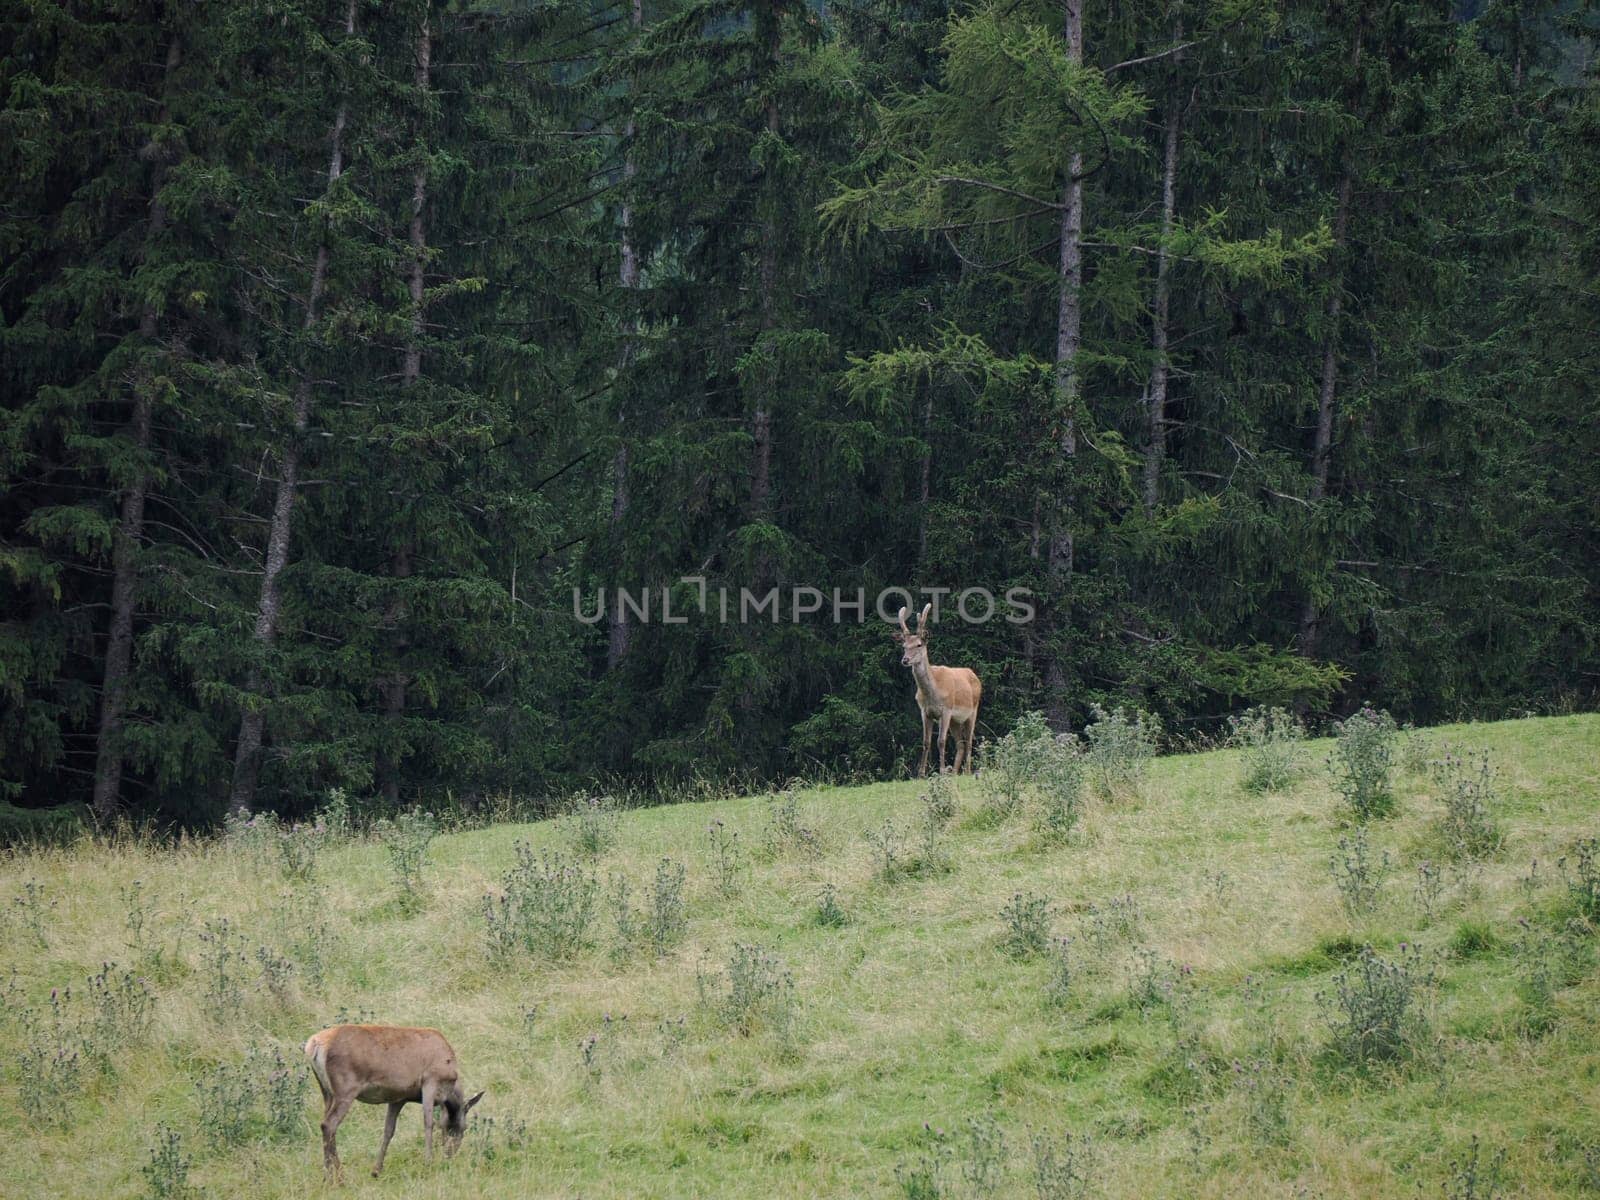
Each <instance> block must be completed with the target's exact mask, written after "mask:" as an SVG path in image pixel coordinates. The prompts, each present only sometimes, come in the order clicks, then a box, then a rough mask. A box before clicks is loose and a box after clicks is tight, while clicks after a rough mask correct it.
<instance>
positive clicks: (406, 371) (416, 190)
mask: <svg viewBox="0 0 1600 1200" xmlns="http://www.w3.org/2000/svg"><path fill="white" fill-rule="evenodd" d="M432 62H433V37H432V34H431V32H430V31H429V28H428V18H427V17H426V16H424V17H423V18H422V28H421V30H419V31H418V33H417V61H416V75H415V82H416V85H417V91H418V92H419V93H420V95H421V97H422V98H423V99H424V100H426V98H427V94H428V85H429V82H430V71H431V67H432ZM419 140H420V131H419ZM427 203H428V162H427V158H426V157H425V156H424V158H423V159H422V161H420V162H419V163H417V166H416V169H415V170H414V171H413V172H412V173H411V232H410V243H411V271H410V276H409V278H408V279H407V285H408V289H409V291H410V293H411V336H410V338H409V339H408V340H407V342H406V353H405V361H404V363H403V364H402V366H401V368H400V386H401V388H402V389H407V388H411V387H414V386H415V385H416V382H417V380H418V379H419V378H420V377H421V375H422V315H423V306H422V295H423V284H424V282H425V279H424V266H425V263H426V260H427V257H428V230H427V225H426V224H425V219H424V216H423V209H424V208H425V207H426V205H427ZM389 574H390V576H391V578H393V579H395V580H396V581H397V582H398V581H400V580H404V579H409V578H410V577H411V540H410V538H409V537H407V536H405V535H404V534H402V536H401V541H400V545H399V546H398V547H397V548H396V550H395V552H394V554H393V556H392V557H391V559H390V563H389ZM405 619H406V606H405V602H404V601H403V600H401V599H400V598H399V596H398V595H396V596H395V597H394V598H393V600H392V601H391V602H390V605H389V612H388V616H387V620H388V625H389V627H390V629H391V630H393V637H392V640H391V643H390V649H391V653H392V654H393V657H394V667H393V670H392V671H391V672H390V674H389V678H388V680H387V681H386V682H385V684H384V688H383V716H384V723H385V724H386V725H387V726H388V728H387V730H386V731H385V732H386V734H387V737H386V738H385V742H386V744H387V746H389V747H396V746H399V745H400V744H401V737H400V724H401V721H402V719H403V718H404V717H405V712H406V685H407V682H408V679H407V676H406V672H405V664H404V662H403V659H404V657H405V652H406V650H407V649H408V648H409V646H410V642H409V640H408V639H407V637H406V632H405V628H404V626H405ZM400 759H401V752H400V751H399V750H396V749H392V748H390V749H385V750H384V751H382V752H381V753H380V754H379V757H378V762H377V764H376V765H377V768H378V778H379V781H380V784H381V787H382V791H383V798H384V802H385V803H386V804H387V805H388V807H389V809H390V811H393V810H394V809H397V808H399V807H400Z"/></svg>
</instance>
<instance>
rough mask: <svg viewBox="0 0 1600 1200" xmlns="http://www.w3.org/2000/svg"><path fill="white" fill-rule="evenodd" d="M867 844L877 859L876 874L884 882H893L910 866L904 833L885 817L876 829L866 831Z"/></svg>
mask: <svg viewBox="0 0 1600 1200" xmlns="http://www.w3.org/2000/svg"><path fill="white" fill-rule="evenodd" d="M865 836H866V839H867V844H868V845H870V846H871V847H872V851H873V857H874V859H876V861H877V870H876V874H877V876H878V878H879V879H882V880H883V881H884V882H885V883H893V882H894V881H895V880H896V879H898V878H899V877H900V876H901V874H903V873H904V872H905V871H906V870H908V869H909V868H910V865H911V864H910V861H909V855H908V854H907V853H906V849H905V834H903V833H902V832H901V831H900V827H899V826H898V825H896V824H895V823H894V822H893V821H891V820H888V819H885V820H884V822H883V824H882V825H880V826H878V827H877V828H876V829H869V830H867V832H866V835H865Z"/></svg>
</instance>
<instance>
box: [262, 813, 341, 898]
mask: <svg viewBox="0 0 1600 1200" xmlns="http://www.w3.org/2000/svg"><path fill="white" fill-rule="evenodd" d="M327 836H328V828H327V826H326V825H324V824H323V823H322V822H321V821H314V822H301V823H296V824H292V825H282V824H280V825H277V826H275V827H274V828H273V829H272V832H271V835H270V837H271V844H272V845H273V846H274V847H275V848H276V850H277V852H278V865H279V867H280V869H281V870H282V871H283V877H284V878H285V879H288V880H292V881H294V882H296V883H304V882H306V881H307V880H310V879H311V878H312V877H313V876H315V875H316V872H317V855H318V853H319V852H320V851H321V849H322V847H323V845H324V843H325V842H326V841H327Z"/></svg>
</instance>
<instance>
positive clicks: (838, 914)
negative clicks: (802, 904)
mask: <svg viewBox="0 0 1600 1200" xmlns="http://www.w3.org/2000/svg"><path fill="white" fill-rule="evenodd" d="M812 920H813V921H814V922H815V923H816V924H818V925H821V926H823V927H824V928H829V929H837V928H838V927H839V926H840V925H843V924H845V923H846V922H848V921H849V920H850V916H849V914H848V913H846V912H845V911H844V907H843V906H842V905H841V904H840V903H839V889H838V888H836V887H834V886H833V884H831V883H825V884H823V885H822V891H821V892H819V893H818V895H817V911H816V914H815V915H814V916H813V917H812Z"/></svg>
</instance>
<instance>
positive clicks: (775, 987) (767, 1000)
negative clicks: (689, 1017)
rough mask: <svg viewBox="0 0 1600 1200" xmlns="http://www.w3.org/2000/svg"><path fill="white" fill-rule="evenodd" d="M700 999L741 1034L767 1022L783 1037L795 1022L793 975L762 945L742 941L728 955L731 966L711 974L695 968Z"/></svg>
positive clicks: (766, 1024)
mask: <svg viewBox="0 0 1600 1200" xmlns="http://www.w3.org/2000/svg"><path fill="white" fill-rule="evenodd" d="M695 982H696V985H697V986H698V988H699V991H700V1002H701V1003H702V1004H703V1005H704V1006H705V1007H706V1008H707V1009H708V1010H709V1011H710V1012H711V1013H712V1015H713V1016H714V1017H715V1018H716V1019H717V1020H718V1021H719V1022H720V1023H721V1024H723V1025H725V1026H727V1027H728V1028H729V1029H733V1030H735V1031H736V1032H737V1033H739V1035H740V1036H742V1037H749V1036H750V1034H751V1033H753V1032H754V1031H755V1030H756V1029H757V1028H759V1027H761V1026H762V1025H765V1026H766V1027H768V1028H770V1029H771V1030H772V1031H773V1032H774V1033H775V1034H776V1035H777V1037H778V1039H779V1040H780V1041H785V1042H786V1041H788V1039H789V1037H790V1035H791V1033H792V1030H793V1026H794V1018H795V1008H796V1001H795V991H794V976H793V975H792V974H791V973H790V972H789V970H788V968H787V967H785V966H784V965H783V962H782V960H780V959H779V958H778V956H777V955H775V954H773V953H772V952H771V951H770V950H767V949H766V948H765V947H763V946H757V945H753V944H750V943H745V942H740V943H737V944H736V945H735V946H734V947H733V952H732V954H731V955H730V956H729V958H728V969H727V971H726V972H723V973H720V974H718V975H714V976H709V975H706V974H705V973H703V972H701V971H696V973H695Z"/></svg>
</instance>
